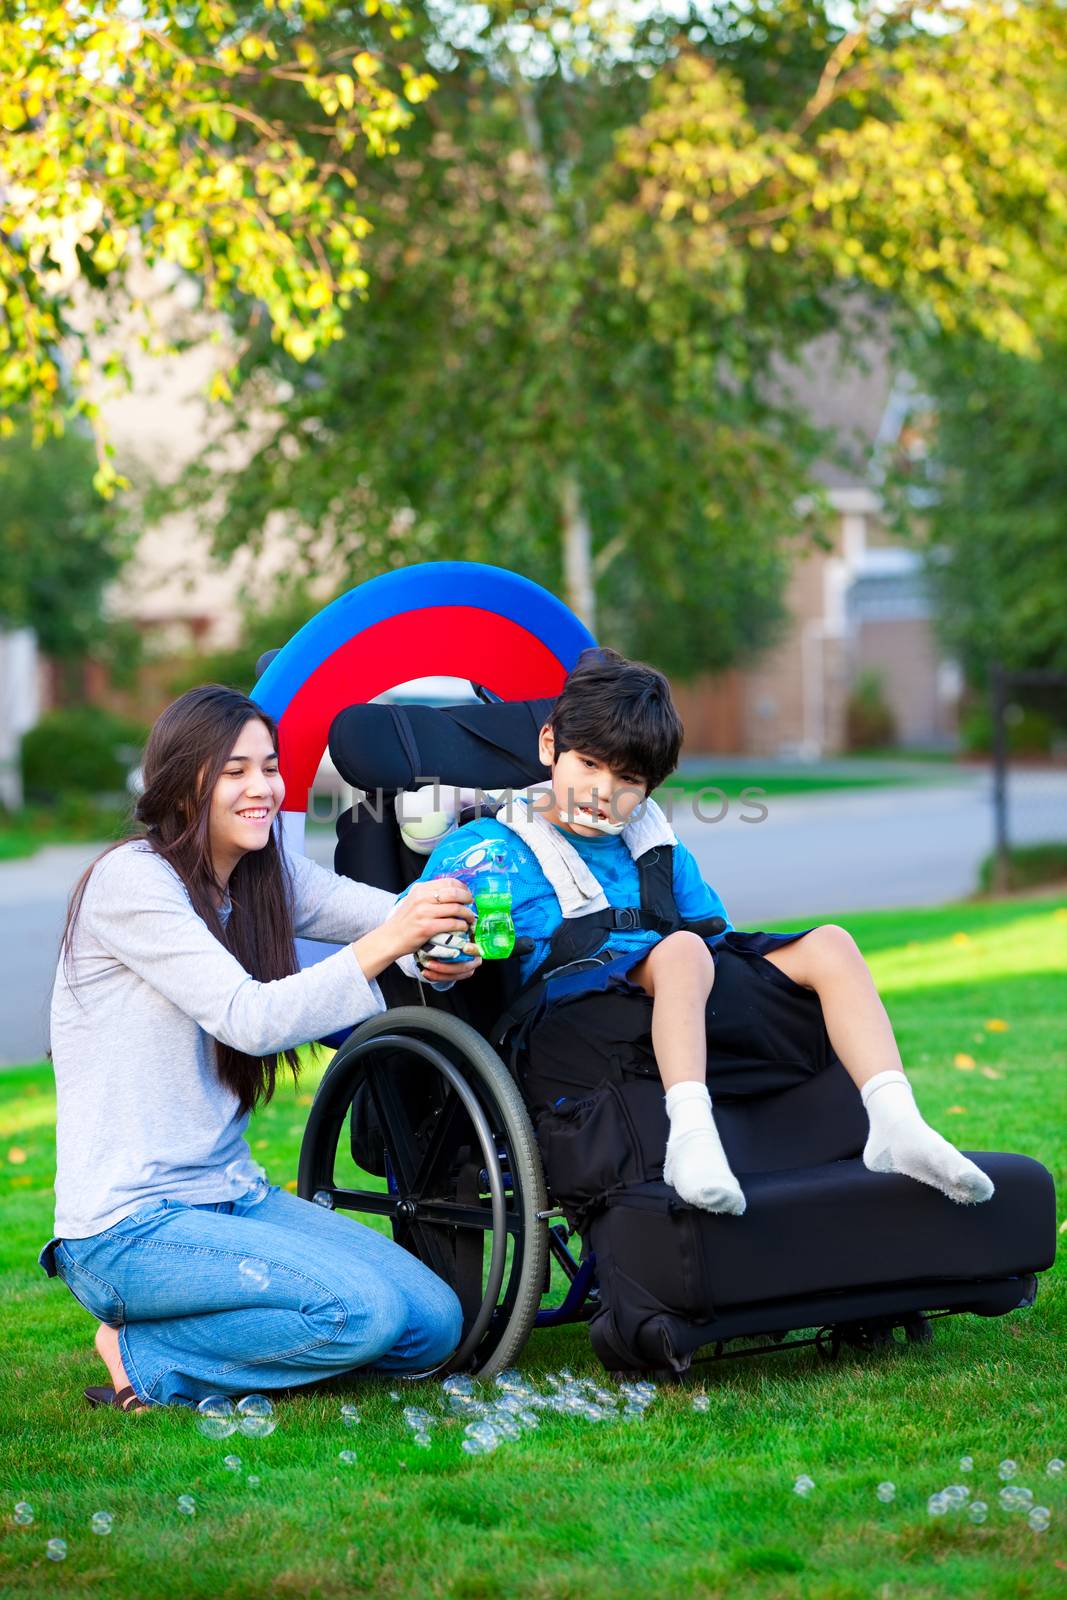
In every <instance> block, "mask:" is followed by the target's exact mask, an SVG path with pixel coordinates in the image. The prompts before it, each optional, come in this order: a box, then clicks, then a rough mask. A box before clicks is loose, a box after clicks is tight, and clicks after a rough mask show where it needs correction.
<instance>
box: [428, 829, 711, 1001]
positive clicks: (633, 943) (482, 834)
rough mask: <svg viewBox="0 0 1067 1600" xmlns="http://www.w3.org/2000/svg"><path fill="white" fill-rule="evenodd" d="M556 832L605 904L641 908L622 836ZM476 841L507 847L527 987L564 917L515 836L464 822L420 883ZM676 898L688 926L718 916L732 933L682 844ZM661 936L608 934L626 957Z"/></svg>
mask: <svg viewBox="0 0 1067 1600" xmlns="http://www.w3.org/2000/svg"><path fill="white" fill-rule="evenodd" d="M559 831H560V832H561V833H562V834H563V836H564V838H565V839H566V841H567V843H568V844H570V845H573V847H574V849H575V850H577V852H578V854H579V855H580V856H581V858H582V860H583V861H584V862H585V864H586V866H587V867H588V868H589V870H590V871H591V872H592V874H593V876H594V877H595V878H596V880H597V882H598V883H599V884H600V886H601V888H602V889H603V891H604V894H605V896H606V897H607V900H608V904H609V905H612V906H619V907H622V906H639V905H640V904H641V885H640V880H639V878H638V874H637V867H636V866H635V864H634V859H633V857H632V856H631V854H630V852H629V850H628V849H627V847H626V844H625V842H624V841H623V840H622V839H621V838H618V837H616V838H612V837H611V836H610V835H608V834H598V835H595V836H593V837H590V838H583V837H582V836H581V835H580V834H577V833H571V832H569V830H568V829H566V828H561V829H560V830H559ZM480 839H482V840H488V839H492V840H500V841H501V842H502V843H503V844H504V846H505V847H506V849H507V854H508V862H509V865H510V867H511V915H512V919H513V921H514V923H515V933H516V935H517V937H519V938H523V937H525V938H528V939H532V940H533V941H534V948H533V950H532V952H531V953H530V954H529V955H527V956H520V957H519V973H520V976H521V978H522V981H523V983H525V982H526V981H527V979H528V978H530V977H531V976H532V975H533V973H534V972H536V971H537V969H538V967H539V966H540V965H541V963H542V962H543V961H544V960H545V959H546V958H547V956H548V948H549V940H550V939H551V937H552V935H553V933H555V931H556V929H557V928H558V927H559V925H560V923H561V922H562V921H563V915H562V913H561V911H560V908H559V901H558V900H557V898H556V891H555V890H554V889H553V887H552V885H551V884H550V883H549V881H548V879H547V878H546V877H545V875H544V873H543V872H542V871H541V867H540V864H539V862H538V860H537V857H536V856H535V855H534V854H533V852H532V851H531V850H530V849H529V848H528V847H527V846H526V845H525V844H524V843H523V841H522V839H520V838H519V836H518V834H516V833H513V832H512V830H511V829H510V828H507V827H505V826H504V824H503V823H501V822H496V821H494V820H493V819H492V818H491V817H483V818H482V819H481V820H480V821H478V822H468V823H467V825H466V827H463V828H457V829H456V831H455V832H454V833H450V834H449V835H448V837H447V838H446V839H443V840H442V841H441V843H440V844H439V845H438V846H437V848H436V849H435V850H434V852H433V854H432V855H431V856H430V857H429V858H428V860H427V862H426V865H425V867H424V868H423V870H422V873H421V874H420V881H423V880H426V879H429V878H447V877H449V876H450V875H451V873H452V870H453V868H454V866H455V863H456V861H457V860H458V859H459V857H460V856H461V855H462V854H463V852H464V851H465V850H469V849H470V847H471V845H472V844H475V843H477V841H478V840H480ZM674 898H675V901H676V903H677V906H678V913H679V915H680V916H681V917H682V918H683V919H684V920H685V921H686V922H695V921H697V920H698V919H699V918H702V917H722V918H723V919H724V921H725V922H726V930H724V931H730V930H731V929H732V926H733V925H732V923H731V922H730V920H729V918H728V917H727V916H726V907H725V906H724V905H723V903H722V901H721V900H720V899H719V896H718V895H717V894H716V893H715V890H714V889H712V888H709V886H708V885H707V884H706V883H705V882H704V879H703V878H702V877H701V875H700V868H699V867H698V866H697V864H696V861H695V859H694V857H693V855H692V853H691V852H690V851H689V850H687V849H686V847H685V845H684V844H681V843H679V844H676V845H675V847H674ZM608 937H609V936H608V935H607V934H605V936H604V938H603V940H602V941H601V944H600V945H599V947H598V948H599V949H603V948H604V945H606V944H607V943H608ZM659 938H660V935H659V934H657V933H653V932H651V931H650V930H649V929H645V928H635V929H634V930H633V931H632V932H622V931H621V930H620V931H617V932H613V933H612V934H611V935H610V940H611V947H612V949H613V950H616V951H618V953H619V954H620V955H621V954H629V953H630V952H631V951H633V952H640V951H642V950H651V948H652V946H653V945H655V944H657V943H658V941H659ZM721 938H722V934H717V935H716V936H715V938H712V939H709V940H708V941H707V942H708V944H709V945H710V946H711V948H712V949H714V948H715V945H716V943H717V942H718V941H719V940H720V939H721Z"/></svg>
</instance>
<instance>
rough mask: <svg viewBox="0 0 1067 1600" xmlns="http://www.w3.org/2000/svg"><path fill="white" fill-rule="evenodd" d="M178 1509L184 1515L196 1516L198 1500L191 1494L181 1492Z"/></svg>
mask: <svg viewBox="0 0 1067 1600" xmlns="http://www.w3.org/2000/svg"><path fill="white" fill-rule="evenodd" d="M178 1510H179V1511H180V1512H181V1514H182V1516H183V1517H195V1516H196V1501H195V1500H194V1499H193V1497H192V1495H191V1494H180V1495H179V1496H178Z"/></svg>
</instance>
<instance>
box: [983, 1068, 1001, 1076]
mask: <svg viewBox="0 0 1067 1600" xmlns="http://www.w3.org/2000/svg"><path fill="white" fill-rule="evenodd" d="M1003 1076H1004V1074H1003V1072H998V1071H997V1069H996V1067H983V1068H982V1077H983V1078H1003Z"/></svg>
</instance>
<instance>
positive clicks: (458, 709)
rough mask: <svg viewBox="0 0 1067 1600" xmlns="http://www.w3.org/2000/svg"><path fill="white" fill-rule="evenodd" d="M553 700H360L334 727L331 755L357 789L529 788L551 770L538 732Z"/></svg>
mask: <svg viewBox="0 0 1067 1600" xmlns="http://www.w3.org/2000/svg"><path fill="white" fill-rule="evenodd" d="M554 704H555V701H554V700H551V699H548V700H506V701H505V700H502V701H499V702H498V703H496V704H493V705H472V704H468V705H462V706H419V705H409V706H400V705H360V706H348V707H347V708H346V709H345V710H344V711H339V712H338V714H337V716H336V717H334V719H333V722H332V724H331V726H330V741H329V744H330V756H331V758H332V760H333V764H334V766H335V767H336V768H337V770H338V772H339V773H340V774H341V776H342V778H343V779H344V780H345V782H346V783H350V784H352V786H353V787H354V788H356V789H392V790H398V789H415V788H418V787H419V786H420V785H421V784H424V783H429V782H431V781H432V779H434V778H437V779H439V780H440V781H441V783H448V784H469V785H473V786H476V787H479V788H482V789H506V788H526V787H527V786H528V785H529V784H531V783H539V782H541V781H542V780H543V779H544V778H545V777H546V776H547V775H548V768H547V767H545V766H543V765H542V763H541V762H540V761H539V760H538V756H537V735H538V732H539V730H540V729H541V727H542V726H543V725H544V723H545V720H546V718H547V716H548V714H549V712H550V711H551V710H552V707H553V705H554Z"/></svg>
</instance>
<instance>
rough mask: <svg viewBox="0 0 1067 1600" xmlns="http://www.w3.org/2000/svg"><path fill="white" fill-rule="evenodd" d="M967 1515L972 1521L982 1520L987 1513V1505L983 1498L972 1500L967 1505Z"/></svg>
mask: <svg viewBox="0 0 1067 1600" xmlns="http://www.w3.org/2000/svg"><path fill="white" fill-rule="evenodd" d="M967 1515H968V1516H969V1517H970V1519H971V1521H972V1522H984V1521H985V1519H986V1517H988V1515H989V1507H988V1506H987V1505H986V1503H985V1501H984V1500H972V1501H971V1503H970V1505H969V1506H968V1507H967Z"/></svg>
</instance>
